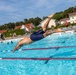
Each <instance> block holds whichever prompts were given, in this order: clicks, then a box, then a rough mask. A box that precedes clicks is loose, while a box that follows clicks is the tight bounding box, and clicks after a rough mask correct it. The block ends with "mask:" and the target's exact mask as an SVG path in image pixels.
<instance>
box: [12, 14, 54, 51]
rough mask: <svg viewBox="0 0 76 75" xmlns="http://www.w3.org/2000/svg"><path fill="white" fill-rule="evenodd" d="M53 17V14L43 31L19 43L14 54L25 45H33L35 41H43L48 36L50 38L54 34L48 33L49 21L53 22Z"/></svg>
mask: <svg viewBox="0 0 76 75" xmlns="http://www.w3.org/2000/svg"><path fill="white" fill-rule="evenodd" d="M53 16H54V14H52V15H50V16H49V17H48V20H47V21H46V23H45V24H44V26H43V27H42V30H39V31H38V32H34V33H32V34H31V35H30V36H28V37H25V38H24V39H21V40H20V41H19V42H18V44H17V45H16V47H15V48H14V50H13V52H14V51H16V50H18V49H19V48H20V47H21V46H23V45H26V44H30V43H33V42H35V41H38V40H41V39H43V38H45V37H46V36H48V35H49V34H52V33H53V32H48V31H46V29H47V26H48V24H49V21H50V20H51V18H52V17H53Z"/></svg>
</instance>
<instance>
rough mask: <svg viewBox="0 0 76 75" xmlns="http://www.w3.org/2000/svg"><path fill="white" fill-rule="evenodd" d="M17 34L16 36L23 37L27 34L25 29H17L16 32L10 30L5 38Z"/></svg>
mask: <svg viewBox="0 0 76 75" xmlns="http://www.w3.org/2000/svg"><path fill="white" fill-rule="evenodd" d="M13 33H16V35H23V34H25V31H24V29H16V30H10V31H7V32H5V33H4V35H5V37H10V34H13Z"/></svg>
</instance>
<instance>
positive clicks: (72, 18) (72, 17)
mask: <svg viewBox="0 0 76 75" xmlns="http://www.w3.org/2000/svg"><path fill="white" fill-rule="evenodd" d="M69 18H70V23H76V12H74V13H70V14H69Z"/></svg>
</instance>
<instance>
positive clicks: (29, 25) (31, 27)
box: [25, 23, 35, 30]
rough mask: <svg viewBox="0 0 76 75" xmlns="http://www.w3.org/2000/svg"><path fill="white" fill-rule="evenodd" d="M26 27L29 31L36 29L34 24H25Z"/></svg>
mask: <svg viewBox="0 0 76 75" xmlns="http://www.w3.org/2000/svg"><path fill="white" fill-rule="evenodd" d="M25 27H26V28H28V29H29V30H31V29H33V28H35V26H34V25H33V23H29V24H25Z"/></svg>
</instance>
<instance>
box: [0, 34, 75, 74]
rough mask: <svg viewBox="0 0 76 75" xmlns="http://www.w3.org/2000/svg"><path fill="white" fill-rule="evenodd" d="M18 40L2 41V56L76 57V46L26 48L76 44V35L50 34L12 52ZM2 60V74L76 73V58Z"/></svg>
mask: <svg viewBox="0 0 76 75" xmlns="http://www.w3.org/2000/svg"><path fill="white" fill-rule="evenodd" d="M17 42H18V41H13V43H11V41H9V42H3V43H0V57H1V58H2V57H26V58H27V57H29V58H30V57H34V58H46V57H47V58H50V57H53V58H55V57H57V58H59V57H76V48H75V47H72V48H58V49H51V50H50V49H49V50H32V51H30V50H26V51H21V50H22V49H25V48H47V47H54V46H73V45H76V35H75V34H73V33H66V34H64V33H62V35H49V36H48V37H46V38H44V39H42V40H40V41H37V42H34V43H32V44H29V45H26V46H23V47H21V48H20V49H19V51H16V52H15V53H12V50H13V49H14V47H15V45H16V44H17ZM45 62H46V61H45V60H0V75H76V61H75V60H49V61H48V62H47V63H46V64H45Z"/></svg>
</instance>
